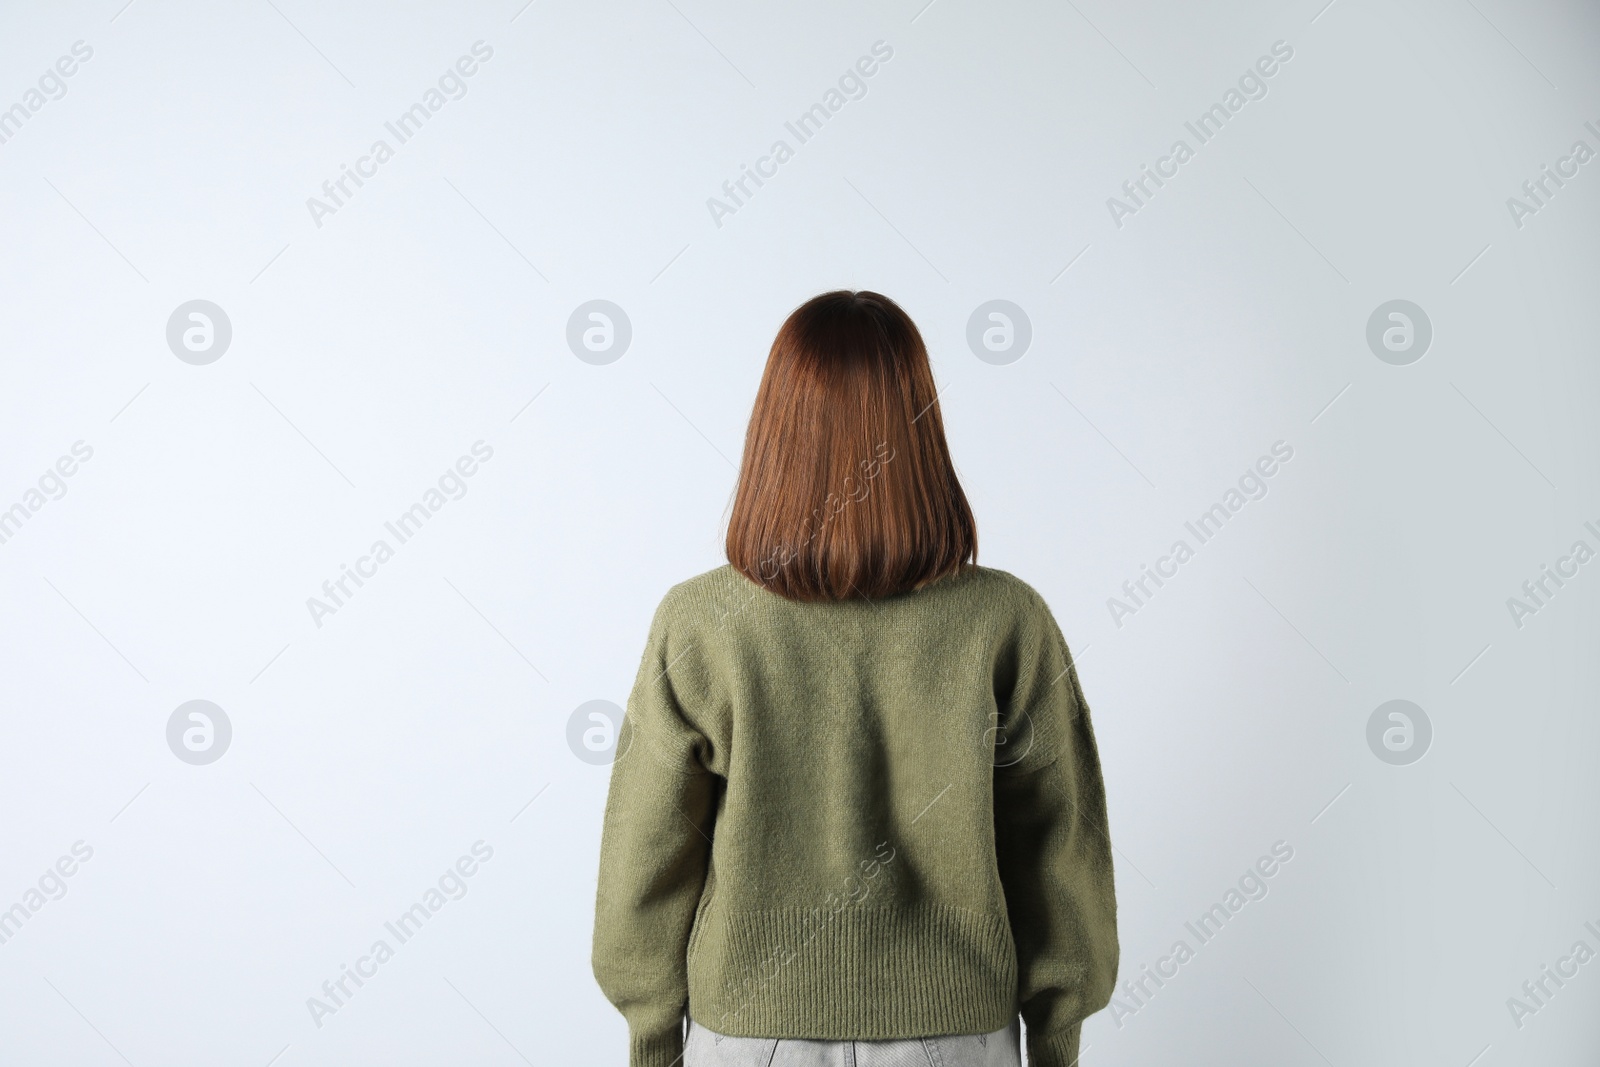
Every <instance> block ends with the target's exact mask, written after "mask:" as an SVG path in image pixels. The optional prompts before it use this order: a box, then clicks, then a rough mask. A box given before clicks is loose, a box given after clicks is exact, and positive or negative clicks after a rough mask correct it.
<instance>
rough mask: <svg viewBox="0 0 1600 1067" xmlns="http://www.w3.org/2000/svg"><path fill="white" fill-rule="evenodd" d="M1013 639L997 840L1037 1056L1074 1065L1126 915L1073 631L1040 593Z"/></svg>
mask: <svg viewBox="0 0 1600 1067" xmlns="http://www.w3.org/2000/svg"><path fill="white" fill-rule="evenodd" d="M1035 611H1036V614H1035V617H1034V618H1033V619H1032V620H1031V622H1030V625H1029V626H1027V627H1025V628H1023V630H1022V634H1023V636H1022V637H1021V638H1020V639H1019V646H1018V648H1017V649H1016V650H1015V652H1016V655H1015V659H1014V663H1015V676H1014V682H1013V684H1012V686H1011V688H1010V700H1009V701H1008V704H1009V706H1003V707H1002V716H1003V721H1004V722H1005V726H1006V729H1005V733H1006V734H1007V740H1009V741H1010V743H1011V751H1010V752H1009V753H1008V755H1007V756H1006V757H1005V758H1004V759H1001V758H997V761H996V767H995V775H994V779H995V800H994V808H995V850H996V858H997V860H998V863H999V868H1000V877H1001V882H1002V884H1003V886H1004V889H1005V896H1006V908H1007V911H1008V912H1009V913H1010V920H1011V932H1012V937H1013V940H1014V941H1015V943H1016V948H1017V1003H1018V1005H1019V1010H1020V1013H1021V1015H1022V1021H1023V1022H1024V1023H1026V1024H1027V1044H1028V1063H1029V1065H1030V1067H1072V1065H1073V1064H1075V1063H1076V1062H1077V1059H1078V1043H1079V1032H1080V1028H1081V1026H1082V1023H1083V1020H1084V1019H1085V1018H1086V1017H1088V1016H1089V1015H1092V1014H1093V1013H1094V1012H1096V1011H1099V1010H1100V1009H1101V1008H1103V1007H1105V1006H1106V1004H1107V1003H1109V1002H1110V1000H1111V993H1112V988H1113V986H1114V985H1115V983H1116V977H1117V956H1118V946H1117V920H1116V898H1115V895H1114V887H1113V871H1112V862H1111V839H1110V836H1109V829H1108V826H1107V820H1106V800H1105V786H1104V784H1103V782H1102V780H1101V774H1100V757H1099V753H1098V751H1097V750H1096V747H1095V741H1094V730H1093V727H1092V725H1091V724H1090V721H1089V708H1088V704H1087V703H1086V702H1085V700H1084V697H1083V690H1082V688H1081V687H1080V686H1079V684H1078V672H1077V668H1076V666H1075V665H1074V664H1073V663H1072V658H1071V653H1070V652H1069V651H1068V649H1067V644H1066V640H1065V639H1064V638H1063V637H1062V636H1061V630H1060V628H1059V627H1058V626H1057V625H1056V622H1055V619H1054V617H1053V616H1051V615H1050V612H1049V609H1048V607H1046V606H1045V605H1044V602H1043V601H1042V600H1039V601H1038V602H1037V606H1036V609H1035Z"/></svg>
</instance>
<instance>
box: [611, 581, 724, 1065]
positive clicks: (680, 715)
mask: <svg viewBox="0 0 1600 1067" xmlns="http://www.w3.org/2000/svg"><path fill="white" fill-rule="evenodd" d="M665 619H666V601H665V600H663V602H662V605H661V607H659V608H658V609H657V611H656V617H655V619H654V621H653V622H652V623H651V626H650V636H649V638H648V639H647V642H646V648H645V652H644V656H643V659H642V661H641V662H640V665H639V673H638V676H637V678H636V679H635V681H634V686H633V690H632V692H631V693H630V695H629V697H628V707H627V711H626V713H625V714H624V716H623V724H622V727H621V728H620V729H619V731H618V738H617V759H616V761H615V762H614V763H613V764H612V767H611V784H610V788H609V790H608V793H607V797H606V809H605V821H604V825H603V828H602V831H601V840H600V873H599V883H598V887H597V890H596V897H595V920H594V945H593V954H592V960H591V962H592V966H593V969H594V974H595V978H596V980H597V981H598V982H599V984H600V989H601V991H602V992H603V993H604V994H605V995H606V999H608V1000H610V1001H611V1003H612V1004H614V1005H615V1006H616V1007H617V1010H619V1011H620V1012H622V1014H623V1016H624V1018H626V1019H627V1022H628V1063H629V1065H630V1067H672V1065H673V1064H676V1063H677V1062H678V1060H679V1059H680V1058H681V1056H682V1052H683V1030H682V1026H683V1015H684V1012H685V1009H686V1006H687V1001H688V977H687V959H686V954H687V950H688V941H689V933H690V928H691V926H692V925H693V923H694V916H695V911H696V909H697V907H698V905H699V902H700V893H701V890H702V889H703V887H704V884H705V877H706V866H707V862H708V859H709V854H710V850H711V834H712V828H713V822H714V819H715V791H714V782H713V776H712V775H711V773H710V772H709V771H707V770H706V769H705V767H704V765H703V763H702V758H701V753H702V752H703V751H704V749H703V743H704V738H703V737H702V735H701V734H700V733H699V732H698V731H697V730H696V729H695V728H694V727H693V725H692V724H691V723H690V722H689V720H688V719H687V718H686V716H685V715H684V708H683V703H682V702H681V696H682V694H681V693H680V692H679V691H678V690H677V689H676V687H675V686H674V682H673V678H672V676H671V675H670V674H669V673H668V668H669V666H671V664H672V663H673V662H674V660H675V658H677V657H678V656H680V655H681V654H683V653H684V652H686V651H687V649H680V648H675V647H673V642H672V641H671V640H670V636H671V635H669V633H668V627H667V626H666V625H665Z"/></svg>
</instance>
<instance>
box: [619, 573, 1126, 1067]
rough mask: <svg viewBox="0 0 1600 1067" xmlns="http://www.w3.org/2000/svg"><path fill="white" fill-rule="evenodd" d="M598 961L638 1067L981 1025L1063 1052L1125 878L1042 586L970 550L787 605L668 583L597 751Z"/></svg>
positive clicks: (1040, 1054) (1039, 1056)
mask: <svg viewBox="0 0 1600 1067" xmlns="http://www.w3.org/2000/svg"><path fill="white" fill-rule="evenodd" d="M592 963H593V967H594V973H595V977H596V979H597V980H598V981H599V984H600V987H601V989H602V991H603V992H604V993H605V995H606V996H607V998H608V999H610V1001H611V1002H612V1003H613V1004H615V1005H616V1006H617V1008H618V1009H619V1010H620V1011H621V1012H622V1014H623V1016H624V1017H625V1018H626V1019H627V1022H628V1026H629V1032H630V1042H629V1049H630V1053H629V1060H630V1063H631V1064H632V1067H665V1065H669V1064H671V1063H672V1062H673V1060H674V1059H675V1058H676V1057H677V1056H678V1055H679V1054H680V1053H681V1052H682V1036H681V1035H682V1026H683V1017H684V1014H685V1013H686V1012H687V1014H688V1015H689V1017H690V1018H692V1019H694V1020H695V1021H696V1022H698V1023H700V1024H701V1025H702V1026H705V1027H707V1028H709V1029H711V1030H715V1031H717V1032H719V1033H723V1034H730V1035H736V1036H743V1037H790V1038H802V1037H803V1038H820V1039H831V1040H844V1039H852V1038H854V1039H862V1040H879V1039H887V1038H906V1037H921V1036H932V1035H938V1034H953V1033H989V1032H991V1031H994V1030H998V1029H1000V1028H1002V1027H1004V1026H1007V1025H1008V1024H1009V1023H1010V1021H1011V1019H1012V1018H1013V1017H1014V1016H1015V1015H1016V1014H1017V1013H1018V1012H1020V1013H1021V1015H1022V1019H1023V1021H1024V1022H1025V1023H1026V1024H1027V1030H1028V1052H1029V1059H1030V1062H1031V1063H1033V1064H1036V1065H1038V1067H1071V1064H1073V1063H1074V1062H1075V1061H1076V1059H1077V1050H1078V1039H1079V1027H1080V1023H1081V1022H1082V1020H1083V1019H1084V1018H1085V1017H1086V1016H1088V1015H1089V1014H1091V1013H1093V1012H1095V1011H1098V1010H1099V1009H1100V1008H1102V1007H1104V1006H1105V1005H1106V1004H1107V1002H1108V1001H1109V1000H1110V997H1111V990H1112V986H1113V984H1114V983H1115V979H1116V973H1117V932H1116V902H1115V898H1114V894H1113V884H1112V864H1111V842H1110V837H1109V835H1108V829H1107V823H1106V807H1105V790H1104V786H1103V784H1102V779H1101V771H1100V760H1099V754H1098V752H1097V750H1096V748H1095V742H1094V731H1093V728H1092V726H1091V724H1090V720H1089V709H1088V705H1087V704H1086V702H1085V701H1084V697H1083V691H1082V689H1081V687H1080V686H1079V683H1078V674H1077V670H1076V668H1075V667H1074V666H1073V664H1072V659H1071V654H1070V653H1069V651H1068V649H1067V644H1066V641H1065V640H1064V639H1063V637H1062V635H1061V631H1060V628H1059V627H1058V626H1057V624H1056V621H1055V619H1054V617H1053V616H1052V615H1051V613H1050V609H1049V607H1048V606H1047V605H1046V604H1045V602H1044V600H1043V598H1041V597H1040V596H1039V594H1038V593H1037V592H1035V591H1034V589H1033V588H1032V587H1031V586H1029V585H1028V584H1027V583H1025V582H1023V581H1022V580H1021V579H1019V578H1016V577H1015V576H1013V575H1011V574H1008V573H1006V572H1005V571H1001V570H996V569H993V568H988V567H976V566H968V567H966V568H963V570H961V571H960V572H958V573H956V574H953V575H950V576H948V577H946V578H943V579H940V580H939V581H937V582H935V583H933V584H932V585H929V586H927V587H925V588H923V589H920V590H917V591H914V592H909V593H902V594H900V595H897V596H893V597H886V598H882V599H879V600H876V601H871V602H868V601H844V602H827V603H798V602H794V601H790V600H786V599H784V598H783V597H780V596H778V595H777V594H774V593H771V592H768V591H767V590H765V589H762V588H761V587H760V586H758V585H756V584H755V583H754V582H751V581H750V580H749V579H747V578H745V577H744V576H743V575H742V574H740V573H739V572H738V571H736V570H734V569H733V567H731V566H726V565H725V566H722V567H718V568H717V569H715V570H712V571H708V572H707V573H705V574H702V575H699V576H698V577H695V578H691V579H689V580H688V581H686V582H682V583H680V584H678V585H676V586H674V587H672V589H670V590H669V591H668V593H667V595H666V596H665V597H664V598H663V599H662V601H661V603H660V606H659V607H658V608H657V609H656V613H655V617H654V619H653V620H652V622H651V626H650V632H649V636H648V638H647V639H646V645H645V651H644V655H643V658H642V660H641V662H640V665H639V671H638V676H637V678H636V680H635V683H634V687H633V690H632V692H631V694H630V695H629V697H628V708H627V714H626V715H625V716H624V719H623V723H622V726H621V729H620V730H619V734H618V740H617V758H616V762H615V763H614V764H613V765H612V770H611V784H610V791H609V794H608V796H607V799H606V809H605V822H604V828H603V831H602V836H601V845H600V870H599V883H598V889H597V893H596V901H595V928H594V943H593V958H592Z"/></svg>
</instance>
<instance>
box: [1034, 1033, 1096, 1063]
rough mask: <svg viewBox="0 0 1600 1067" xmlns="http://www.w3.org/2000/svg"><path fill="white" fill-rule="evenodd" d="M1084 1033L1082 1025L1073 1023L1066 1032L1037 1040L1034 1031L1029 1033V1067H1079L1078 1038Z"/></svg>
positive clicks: (1041, 1036)
mask: <svg viewBox="0 0 1600 1067" xmlns="http://www.w3.org/2000/svg"><path fill="white" fill-rule="evenodd" d="M1082 1032H1083V1024H1082V1023H1073V1024H1072V1025H1071V1026H1069V1027H1068V1028H1067V1029H1065V1030H1058V1031H1056V1032H1055V1033H1053V1034H1048V1035H1040V1036H1039V1037H1037V1038H1036V1037H1034V1035H1033V1031H1031V1030H1030V1031H1028V1067H1077V1063H1078V1038H1079V1036H1080V1035H1081V1034H1082Z"/></svg>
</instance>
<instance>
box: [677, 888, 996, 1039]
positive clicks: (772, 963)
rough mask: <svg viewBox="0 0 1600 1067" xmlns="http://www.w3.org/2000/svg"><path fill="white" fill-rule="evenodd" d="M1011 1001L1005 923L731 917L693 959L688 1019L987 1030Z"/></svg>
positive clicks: (905, 916)
mask: <svg viewBox="0 0 1600 1067" xmlns="http://www.w3.org/2000/svg"><path fill="white" fill-rule="evenodd" d="M713 910H715V905H713ZM1016 996H1017V971H1016V949H1015V947H1014V945H1013V943H1012V940H1011V932H1010V929H1009V927H1008V926H1007V924H1006V920H1005V917H1004V916H1003V915H999V914H993V913H987V912H979V911H971V910H968V909H965V908H956V907H951V906H948V905H938V904H924V905H922V906H920V907H908V906H905V905H898V906H894V907H879V908H874V907H870V906H869V907H859V906H858V907H846V908H845V909H844V910H842V911H840V912H838V913H836V914H831V915H830V914H829V913H828V912H827V911H826V910H825V909H818V910H815V911H809V910H806V909H800V908H778V909H771V910H760V911H738V912H733V913H731V914H724V915H720V916H718V917H717V919H716V921H715V922H714V923H712V924H711V927H710V929H708V930H706V934H705V936H704V937H703V938H700V939H698V940H697V943H696V945H695V953H694V956H693V957H692V958H691V959H690V960H689V1014H690V1017H691V1018H693V1019H694V1020H695V1021H696V1022H698V1023H700V1025H701V1026H704V1027H706V1028H708V1029H711V1030H715V1031H716V1032H718V1033H721V1034H728V1035H732V1036H742V1037H766V1036H770V1035H773V1034H782V1035H785V1036H787V1037H799V1038H812V1039H818V1040H832V1041H841V1040H849V1039H852V1038H854V1039H861V1040H889V1039H895V1038H908V1037H922V1036H926V1035H928V1034H988V1033H993V1032H994V1031H995V1030H998V1029H1000V1028H1001V1027H1004V1026H1006V1025H1008V1024H1009V1022H1010V1020H1011V1019H1012V1018H1013V1017H1014V1016H1015V1015H1016V1010H1017V1005H1016Z"/></svg>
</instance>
